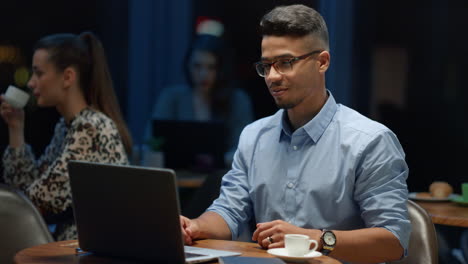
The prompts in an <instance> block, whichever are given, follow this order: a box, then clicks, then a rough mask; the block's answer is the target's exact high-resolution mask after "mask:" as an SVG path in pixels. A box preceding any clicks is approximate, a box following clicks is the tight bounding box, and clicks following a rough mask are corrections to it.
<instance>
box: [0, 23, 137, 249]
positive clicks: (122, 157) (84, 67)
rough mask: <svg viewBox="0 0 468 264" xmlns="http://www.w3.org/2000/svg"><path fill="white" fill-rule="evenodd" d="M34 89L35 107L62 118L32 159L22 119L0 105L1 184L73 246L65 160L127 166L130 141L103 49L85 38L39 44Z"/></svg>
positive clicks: (68, 37)
mask: <svg viewBox="0 0 468 264" xmlns="http://www.w3.org/2000/svg"><path fill="white" fill-rule="evenodd" d="M32 71H33V73H32V77H31V79H30V80H29V82H28V86H29V87H30V88H31V89H32V91H33V93H34V96H35V97H36V99H37V104H38V106H40V107H55V108H56V109H57V111H58V112H59V114H60V115H61V116H62V118H61V119H60V121H59V122H58V123H57V125H56V127H55V131H54V136H53V138H52V140H51V142H50V144H49V145H48V146H47V148H46V149H45V151H44V154H43V155H42V156H41V157H40V158H39V159H38V160H36V159H35V157H34V154H33V152H32V151H31V148H30V146H29V145H27V144H25V139H24V134H23V133H24V119H25V114H24V111H23V110H22V109H15V108H13V107H11V106H10V105H9V104H8V103H7V102H5V101H4V100H3V98H2V104H1V106H0V114H1V116H2V118H3V119H4V120H5V122H6V124H7V125H8V129H9V146H8V147H7V149H6V150H5V153H4V156H3V165H4V175H3V177H4V180H5V182H6V183H8V184H10V185H13V186H15V187H18V188H20V189H21V190H23V191H24V192H25V193H26V195H27V196H28V197H29V198H30V199H31V200H32V202H33V203H34V204H35V205H36V206H37V207H38V208H39V210H40V211H41V212H42V214H43V216H44V217H45V219H46V221H47V222H48V223H49V224H51V223H55V224H57V226H56V231H55V233H54V234H53V235H54V237H55V238H56V239H57V240H68V239H76V238H77V235H76V226H75V224H74V221H73V213H72V207H71V206H72V198H71V190H70V183H69V177H68V168H67V164H68V161H69V160H84V161H91V162H102V163H113V164H127V163H128V158H127V154H130V150H131V144H132V143H131V137H130V134H129V132H128V130H127V127H126V125H125V122H124V120H123V118H122V115H121V113H120V109H119V105H118V102H117V99H116V96H115V93H114V90H113V86H112V80H111V76H110V73H109V69H108V66H107V62H106V58H105V54H104V50H103V47H102V45H101V42H100V41H99V40H98V39H97V38H96V37H95V36H94V35H93V34H92V33H89V32H84V33H82V34H81V35H79V36H77V35H73V34H57V35H51V36H47V37H44V38H42V39H41V40H39V42H38V43H37V44H36V46H35V48H34V56H33V62H32Z"/></svg>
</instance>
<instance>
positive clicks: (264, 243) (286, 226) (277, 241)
mask: <svg viewBox="0 0 468 264" xmlns="http://www.w3.org/2000/svg"><path fill="white" fill-rule="evenodd" d="M286 234H303V235H308V236H309V237H310V238H311V239H316V240H317V239H318V238H320V234H321V232H320V230H314V229H304V228H300V227H297V226H295V225H292V224H290V223H287V222H285V221H282V220H275V221H272V222H266V223H258V224H257V230H255V232H254V234H253V236H252V240H253V241H257V242H258V244H259V245H260V246H261V247H263V248H279V247H284V235H286Z"/></svg>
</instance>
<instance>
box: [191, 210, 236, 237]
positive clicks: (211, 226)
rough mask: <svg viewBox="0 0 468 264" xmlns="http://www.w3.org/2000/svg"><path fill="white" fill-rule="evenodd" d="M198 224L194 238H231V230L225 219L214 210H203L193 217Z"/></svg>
mask: <svg viewBox="0 0 468 264" xmlns="http://www.w3.org/2000/svg"><path fill="white" fill-rule="evenodd" d="M193 221H196V223H197V225H198V229H199V230H198V231H199V233H198V235H197V237H196V239H203V238H212V239H224V240H231V230H230V229H229V227H228V225H227V223H226V221H224V218H222V217H221V216H220V215H219V214H217V213H215V212H205V213H203V214H202V215H201V216H199V217H198V218H196V219H194V220H193Z"/></svg>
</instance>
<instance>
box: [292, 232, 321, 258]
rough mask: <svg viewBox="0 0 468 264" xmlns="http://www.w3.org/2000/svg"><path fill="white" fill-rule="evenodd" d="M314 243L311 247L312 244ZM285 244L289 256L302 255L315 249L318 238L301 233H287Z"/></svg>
mask: <svg viewBox="0 0 468 264" xmlns="http://www.w3.org/2000/svg"><path fill="white" fill-rule="evenodd" d="M312 243H314V244H315V245H314V247H313V248H312V249H311V248H310V244H312ZM284 245H285V248H286V251H287V252H288V255H289V256H294V257H302V256H304V255H305V254H307V253H309V252H310V251H311V250H312V251H315V250H317V247H318V242H317V240H313V239H310V238H309V236H306V235H300V234H287V235H285V236H284Z"/></svg>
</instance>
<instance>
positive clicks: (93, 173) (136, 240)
mask: <svg viewBox="0 0 468 264" xmlns="http://www.w3.org/2000/svg"><path fill="white" fill-rule="evenodd" d="M68 169H69V175H70V185H71V190H72V198H73V210H74V216H75V221H76V225H77V229H78V241H79V246H80V248H81V249H82V250H84V251H88V252H91V253H94V254H95V255H103V256H108V257H119V258H128V259H138V260H145V261H146V260H150V261H156V263H176V264H177V263H184V262H185V261H186V262H191V261H194V262H200V261H207V260H212V259H216V258H217V257H219V256H232V255H239V253H235V252H229V251H219V250H214V249H202V248H194V247H187V246H185V247H184V246H183V241H182V234H181V227H180V219H179V214H180V213H179V201H178V195H177V189H176V180H175V174H174V171H173V170H168V169H159V168H144V167H135V166H123V165H110V164H100V163H92V162H83V161H70V162H69V164H68ZM184 251H185V253H187V254H186V255H184ZM131 262H132V263H136V262H134V261H131Z"/></svg>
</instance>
